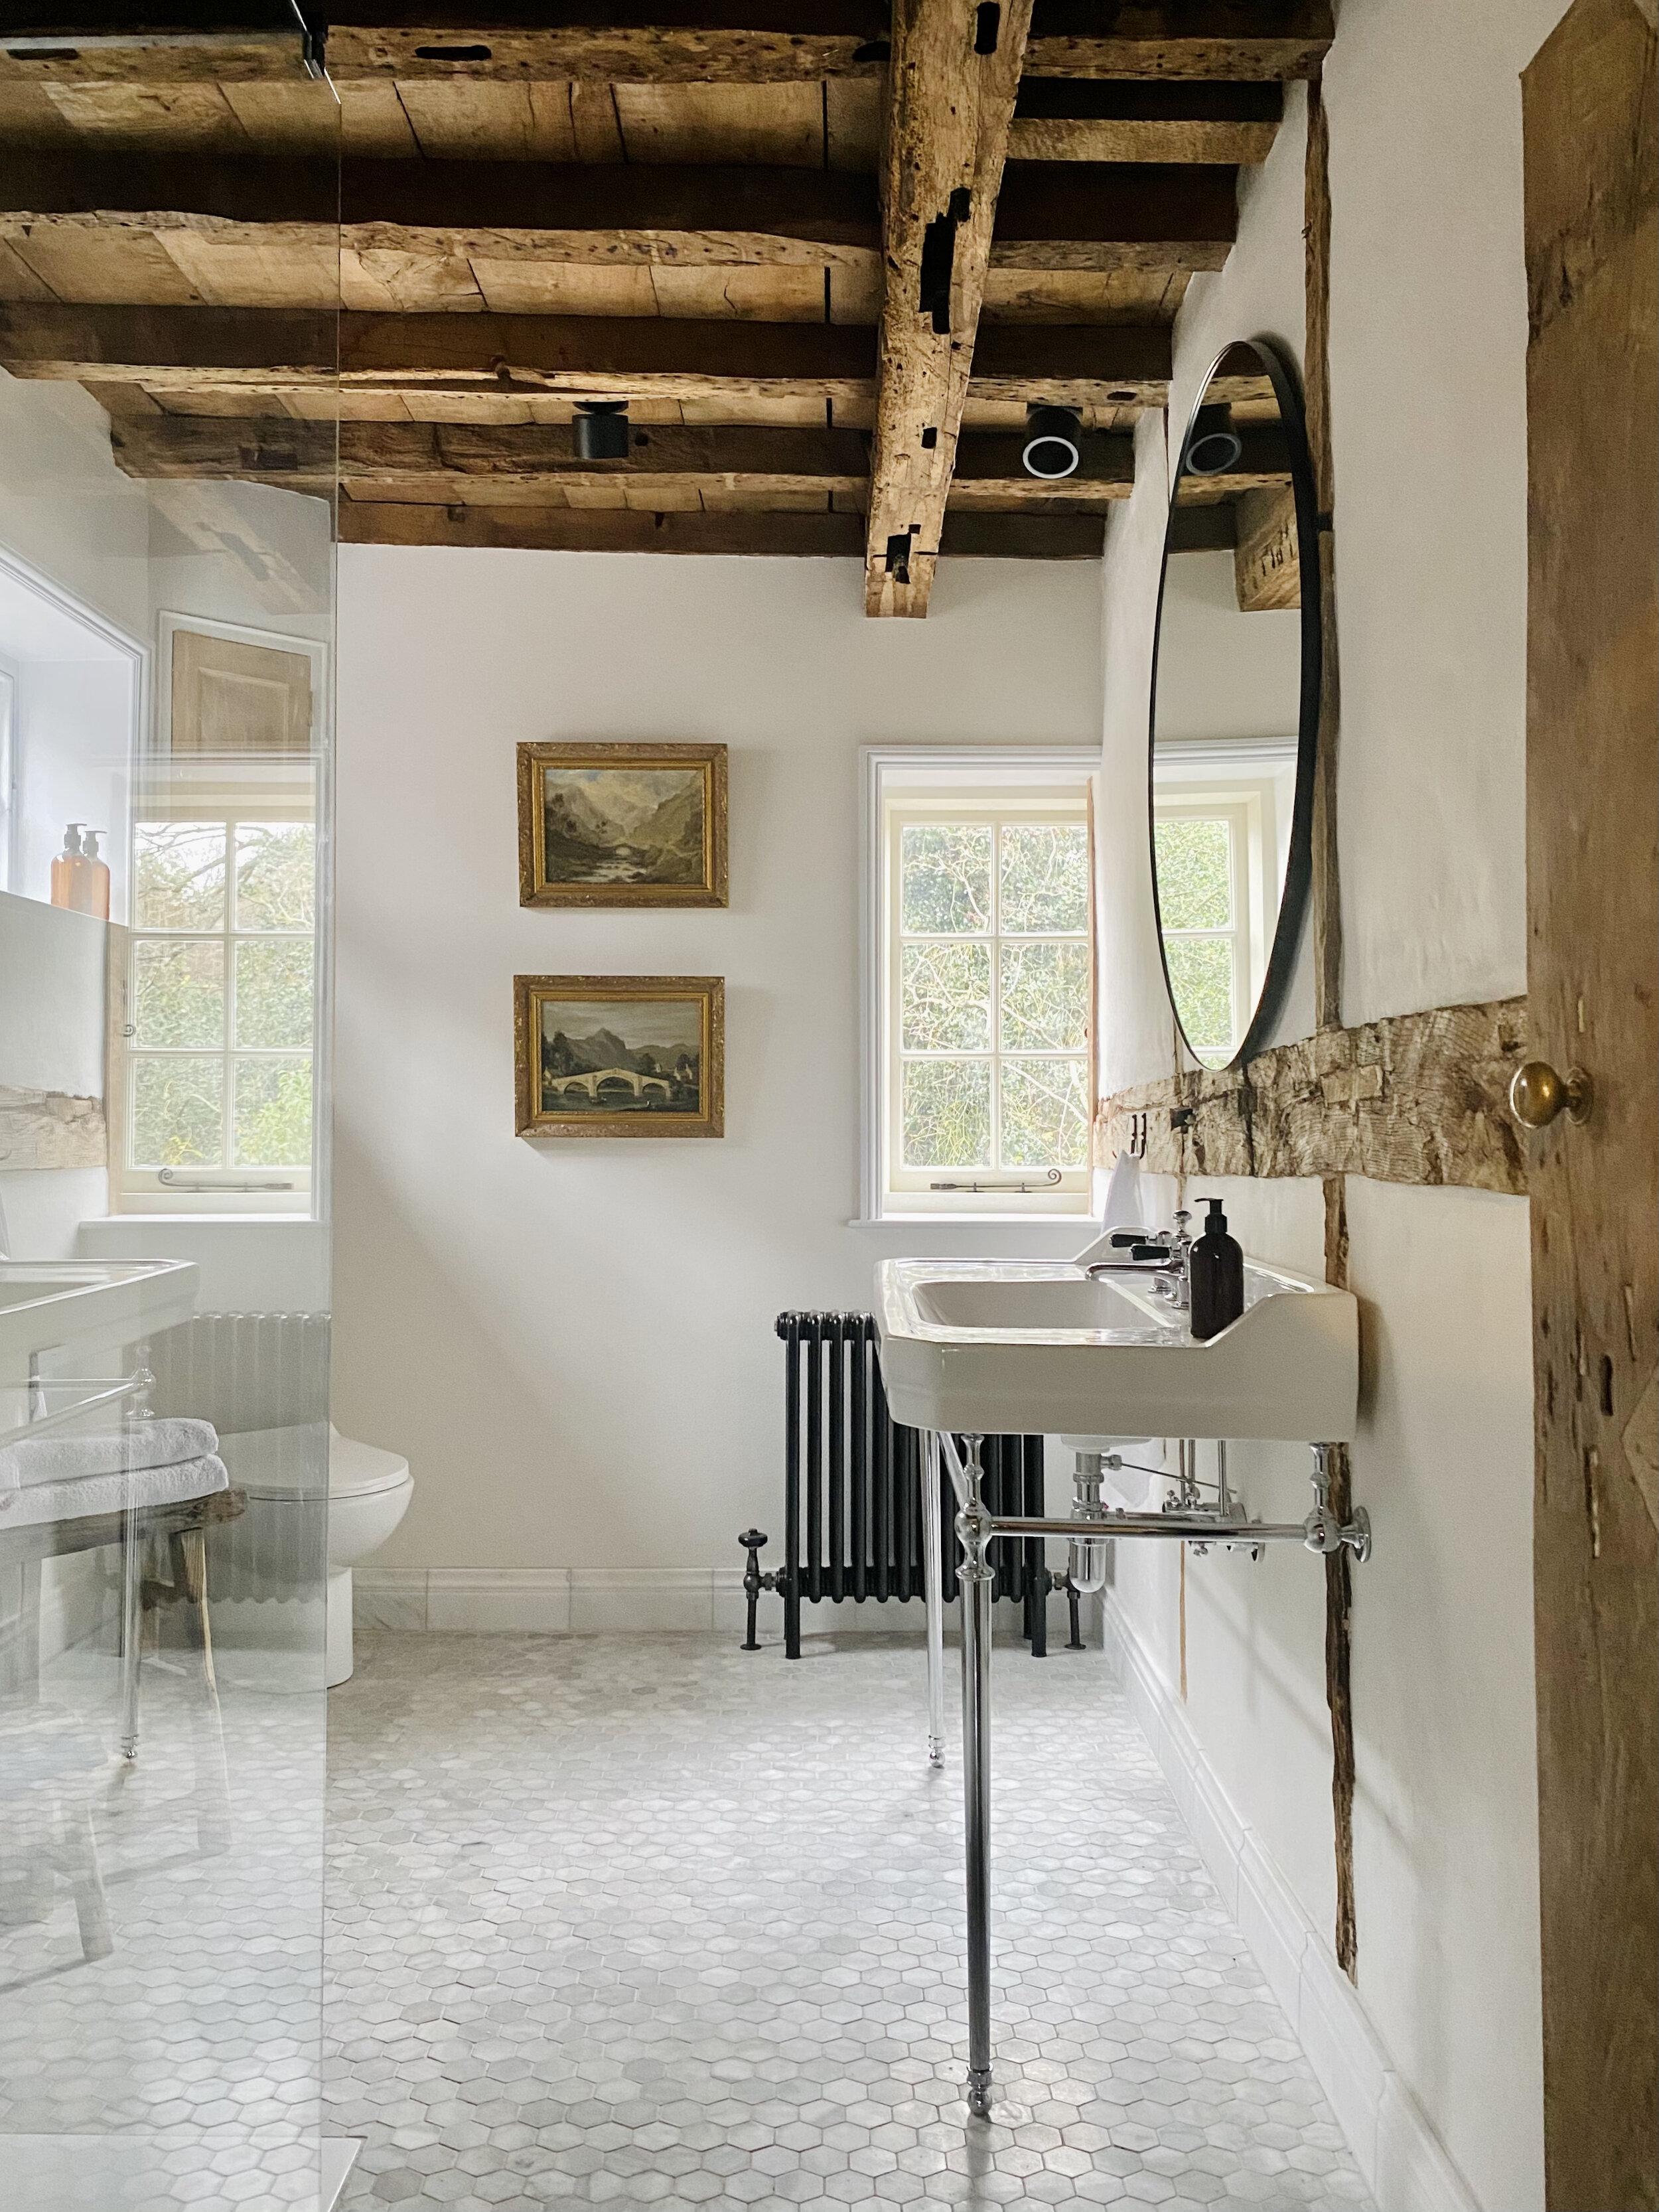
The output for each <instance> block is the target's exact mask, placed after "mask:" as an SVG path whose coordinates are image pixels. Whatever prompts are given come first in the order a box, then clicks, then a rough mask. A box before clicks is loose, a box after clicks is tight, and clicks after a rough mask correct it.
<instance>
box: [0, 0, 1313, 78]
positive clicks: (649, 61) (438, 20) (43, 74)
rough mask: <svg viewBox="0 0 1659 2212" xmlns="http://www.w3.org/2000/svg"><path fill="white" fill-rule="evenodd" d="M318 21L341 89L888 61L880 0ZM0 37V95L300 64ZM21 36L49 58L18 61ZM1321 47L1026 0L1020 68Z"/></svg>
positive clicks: (496, 6) (1304, 0)
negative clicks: (1029, 13) (1029, 15)
mask: <svg viewBox="0 0 1659 2212" xmlns="http://www.w3.org/2000/svg"><path fill="white" fill-rule="evenodd" d="M170 12H171V13H173V15H179V16H183V15H185V13H187V11H186V10H185V9H181V8H179V7H178V6H175V7H174V8H173V9H172V10H171V11H170ZM318 12H321V11H318ZM328 12H329V13H330V14H331V22H330V24H329V28H328V37H327V46H326V53H327V62H328V69H329V72H330V75H331V76H332V77H333V78H334V81H335V82H336V83H337V84H349V83H354V82H362V81H364V80H368V81H374V80H396V79H400V78H401V79H416V78H427V79H437V80H440V81H443V80H447V81H450V82H509V83H520V84H522V83H534V82H572V81H581V80H586V81H588V82H601V83H628V82H635V83H638V82H715V83H720V82H725V83H741V84H763V83H769V82H799V81H800V80H802V79H811V78H815V77H829V76H875V75H877V74H878V73H879V71H880V70H882V68H883V67H884V65H885V63H886V60H887V46H888V18H887V9H885V7H884V6H883V5H882V4H881V0H413V3H412V4H404V0H339V4H338V5H337V6H336V7H335V8H334V9H331V10H330V11H328ZM7 27H8V29H9V32H10V33H11V38H10V40H7V41H4V42H0V82H5V81H11V82H16V81H19V80H21V81H23V82H48V83H50V82H58V83H70V84H81V85H88V84H100V83H108V84H131V83H153V84H168V83H205V82H215V81H217V82H226V83H228V82H238V81H243V80H246V79H251V78H260V77H276V78H282V77H288V78H292V77H294V76H296V75H297V73H298V71H299V68H300V57H299V42H298V40H296V39H295V38H294V37H293V36H292V35H291V34H290V35H289V36H287V37H284V38H274V39H273V38H264V39H262V38H257V37H256V38H248V37H242V38H240V39H239V38H236V37H234V35H231V36H222V37H221V38H220V39H219V40H217V41H214V40H210V39H209V38H206V37H204V36H200V35H198V36H197V37H195V38H186V39H176V40H165V39H156V38H153V37H152V38H149V39H147V40H140V39H139V38H137V37H134V38H131V39H129V40H126V41H125V42H124V43H119V44H109V43H106V42H104V41H102V40H99V41H98V42H97V43H94V42H93V40H92V38H91V27H90V26H89V25H88V21H87V20H86V18H85V16H84V15H82V16H81V17H79V18H77V16H76V11H75V9H73V7H71V6H65V7H63V8H60V9H34V10H31V11H28V12H27V16H19V15H12V16H10V17H9V19H8V26H7ZM77 31H78V32H79V33H80V34H81V35H82V36H83V37H86V38H87V39H88V43H87V44H86V45H85V46H83V47H77V46H76V45H75V44H74V40H75V38H76V33H77ZM26 33H28V34H32V35H33V37H35V38H36V39H39V38H41V37H44V38H46V40H47V41H48V44H47V46H46V49H45V50H44V51H42V50H41V49H40V47H39V46H36V48H35V49H34V51H33V52H31V51H30V50H29V49H28V47H27V46H25V45H24V44H22V43H21V41H22V40H23V39H24V37H25V34H26ZM1331 37H1332V23H1331V11H1330V7H1329V5H1328V0H1121V4H1114V5H1111V6H1103V5H1102V4H1101V0H1037V8H1036V21H1035V24H1034V27H1033V32H1032V36H1031V41H1030V51H1029V52H1028V54H1027V58H1026V64H1025V66H1026V69H1027V71H1028V72H1029V73H1030V74H1031V75H1033V76H1097V77H1152V78H1160V77H1219V78H1224V79H1235V80H1237V79H1255V80H1270V79H1274V78H1286V77H1299V76H1308V75H1309V74H1310V72H1311V70H1313V68H1314V67H1315V65H1316V64H1317V62H1318V60H1319V59H1320V58H1321V56H1322V54H1323V53H1324V52H1325V50H1326V48H1327V47H1328V46H1329V44H1330V41H1331Z"/></svg>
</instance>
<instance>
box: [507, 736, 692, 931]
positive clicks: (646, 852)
mask: <svg viewBox="0 0 1659 2212" xmlns="http://www.w3.org/2000/svg"><path fill="white" fill-rule="evenodd" d="M519 903H520V906H561V907H570V906H574V907H596V906H605V907H630V906H631V907H676V906H724V905H725V904H726V747H725V746H724V745H720V744H579V743H574V742H558V743H548V744H521V745H520V747H519Z"/></svg>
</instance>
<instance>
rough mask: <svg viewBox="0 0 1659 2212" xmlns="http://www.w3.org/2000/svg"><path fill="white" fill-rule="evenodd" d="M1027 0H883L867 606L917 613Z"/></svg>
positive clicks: (987, 244) (1015, 84) (973, 327)
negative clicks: (885, 48)
mask: <svg viewBox="0 0 1659 2212" xmlns="http://www.w3.org/2000/svg"><path fill="white" fill-rule="evenodd" d="M1030 18H1031V0H1000V4H999V0H993V4H992V5H991V6H990V7H989V8H985V9H976V8H975V6H974V5H973V4H972V0H894V4H893V53H892V60H891V62H890V66H889V70H888V106H887V119H886V137H885V145H884V170H883V178H882V226H883V250H884V258H885V262H886V284H885V288H884V295H883V299H882V311H881V337H880V353H879V361H878V369H877V382H876V428H875V436H874V440H873V441H872V448H871V463H870V512H869V545H868V550H867V554H866V563H865V590H864V605H865V611H866V613H867V614H872V615H899V616H906V617H912V618H917V617H921V616H924V615H926V613H927V598H928V593H929V592H930V591H931V589H932V586H933V566H934V562H935V561H936V560H937V558H938V556H939V551H940V550H941V547H940V536H939V533H940V531H941V528H942V526H943V525H944V521H945V502H946V501H947V499H948V497H949V495H950V489H951V470H952V468H953V467H954V465H955V462H956V445H957V432H958V430H959V429H960V428H961V426H962V410H963V406H964V404H966V401H967V398H968V380H969V370H970V368H971V366H972V362H973V358H974V340H975V336H976V335H977V332H978V329H979V313H980V307H981V301H982V300H983V298H984V292H985V276H986V271H987V268H988V267H989V265H990V258H991V235H992V230H993V226H994V222H995V217H996V211H997V194H998V192H999V191H1000V188H1001V185H1002V168H1003V162H1004V160H1005V158H1006V153H1007V146H1008V125H1009V123H1010V121H1011V120H1012V116H1013V112H1014V100H1015V96H1016V94H1018V90H1019V79H1020V70H1021V65H1022V63H1023V61H1024V53H1025V39H1026V33H1027V32H1028V30H1029V29H1030Z"/></svg>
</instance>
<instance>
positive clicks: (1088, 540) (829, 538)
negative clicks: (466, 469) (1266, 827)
mask: <svg viewBox="0 0 1659 2212" xmlns="http://www.w3.org/2000/svg"><path fill="white" fill-rule="evenodd" d="M339 534H340V537H341V538H342V539H343V541H344V542H345V543H346V544H354V545H461V546H506V547H511V548H513V549H516V550H526V551H538V550H546V551H552V552H568V553H741V554H763V555H785V556H788V555H794V556H801V557H805V558H817V559H837V560H858V559H861V558H862V556H863V553H864V518H863V517H862V515H859V514H830V513H793V514H792V513H759V514H710V513H680V514H650V513H639V512H636V511H634V510H631V509H629V510H620V511H618V510H616V509H611V510H609V511H605V512H600V513H595V512H592V510H590V511H588V512H586V513H580V512H577V511H575V510H573V509H571V508H568V507H545V508H541V509H539V510H538V509H535V508H524V507H432V506H425V505H414V504H410V505H407V506H400V505H397V504H393V503H390V502H387V501H379V500H376V501H355V500H346V501H343V502H342V504H341V507H340V519H339ZM1104 535H1105V526H1104V524H1103V522H1101V521H1099V520H1097V519H1096V518H1095V517H1093V516H1091V515H1069V514H1060V515H1024V514H963V515H960V516H957V515H952V516H951V518H950V520H948V521H947V523H946V525H945V555H946V557H947V558H954V557H963V558H967V559H973V558H975V557H979V558H983V559H991V560H1004V561H1006V560H1031V561H1097V560H1098V559H1099V558H1100V556H1101V551H1102V549H1103V544H1104Z"/></svg>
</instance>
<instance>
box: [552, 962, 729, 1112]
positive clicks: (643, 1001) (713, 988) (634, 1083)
mask: <svg viewBox="0 0 1659 2212" xmlns="http://www.w3.org/2000/svg"><path fill="white" fill-rule="evenodd" d="M513 1043H514V1054H513V1057H514V1062H515V1075H516V1088H517V1097H518V1133H519V1134H520V1136H521V1137H719V1136H723V1135H724V1134H725V1130H726V1121H725V1113H726V1102H725V1079H726V1069H725V1059H726V984H725V980H724V978H723V977H721V976H719V975H515V976H514V977H513Z"/></svg>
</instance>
